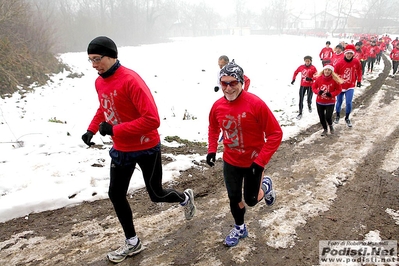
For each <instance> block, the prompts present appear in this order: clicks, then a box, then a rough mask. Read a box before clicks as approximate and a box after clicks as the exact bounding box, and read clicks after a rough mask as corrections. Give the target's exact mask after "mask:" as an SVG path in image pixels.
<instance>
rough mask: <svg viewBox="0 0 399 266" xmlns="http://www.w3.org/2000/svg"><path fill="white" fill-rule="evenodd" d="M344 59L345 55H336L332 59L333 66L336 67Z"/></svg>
mask: <svg viewBox="0 0 399 266" xmlns="http://www.w3.org/2000/svg"><path fill="white" fill-rule="evenodd" d="M343 58H344V53H342V52H341V53H339V54H337V53H334V54H333V56H332V58H331V65H333V66H334V67H335V65H336V64H337V63H338V62H339V61H340V60H341V59H343Z"/></svg>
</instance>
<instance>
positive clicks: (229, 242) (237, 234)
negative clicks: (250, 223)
mask: <svg viewBox="0 0 399 266" xmlns="http://www.w3.org/2000/svg"><path fill="white" fill-rule="evenodd" d="M247 236H248V231H247V226H246V225H245V224H244V229H240V227H239V226H238V225H234V227H233V229H231V231H230V233H229V235H228V236H226V239H225V240H224V242H223V244H224V245H225V246H227V247H234V246H237V244H238V242H239V241H240V238H245V237H247Z"/></svg>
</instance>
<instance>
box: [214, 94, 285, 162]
mask: <svg viewBox="0 0 399 266" xmlns="http://www.w3.org/2000/svg"><path fill="white" fill-rule="evenodd" d="M220 130H222V132H223V144H224V151H223V160H224V161H226V162H227V163H229V164H231V165H234V166H238V167H249V166H250V165H251V164H252V162H255V163H256V164H258V165H260V166H262V167H264V166H265V165H266V164H267V163H268V162H269V160H270V158H271V157H272V155H273V154H274V153H275V152H276V150H277V149H278V147H279V145H280V143H281V140H282V137H283V132H282V130H281V127H280V125H279V123H278V121H277V119H276V118H275V116H274V114H273V113H272V111H270V109H269V107H268V106H267V105H266V103H265V102H264V101H263V100H261V99H260V98H259V97H257V96H256V95H254V94H252V93H250V92H246V91H244V90H243V91H242V92H241V94H240V95H239V96H238V98H237V99H235V100H234V101H231V102H230V101H228V100H227V99H226V98H225V97H222V98H220V99H219V100H217V101H216V102H215V103H214V104H213V106H212V108H211V111H210V113H209V127H208V144H209V147H208V153H212V152H216V151H217V147H218V138H219V133H220Z"/></svg>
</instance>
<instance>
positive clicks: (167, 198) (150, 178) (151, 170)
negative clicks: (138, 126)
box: [108, 144, 185, 239]
mask: <svg viewBox="0 0 399 266" xmlns="http://www.w3.org/2000/svg"><path fill="white" fill-rule="evenodd" d="M109 153H110V156H111V158H112V161H111V173H110V184H109V190H108V196H109V198H110V200H111V202H112V204H113V206H114V209H115V212H116V215H117V216H118V219H119V222H120V223H121V225H122V228H123V231H124V233H125V236H126V238H127V239H128V238H131V237H133V236H135V235H136V231H135V228H134V224H133V214H132V210H131V208H130V205H129V202H128V201H127V198H126V193H127V190H128V188H129V183H130V179H131V177H132V175H133V172H134V170H135V168H136V164H138V165H139V166H140V169H141V172H142V174H143V178H144V182H145V186H146V188H147V191H148V194H149V196H150V198H151V201H153V202H183V201H184V199H185V195H184V193H180V192H177V191H176V190H173V189H163V188H162V161H161V150H160V145H159V144H158V145H157V146H156V147H154V148H152V149H149V150H145V151H139V152H121V151H117V150H115V149H113V148H112V149H111V150H110V152H109Z"/></svg>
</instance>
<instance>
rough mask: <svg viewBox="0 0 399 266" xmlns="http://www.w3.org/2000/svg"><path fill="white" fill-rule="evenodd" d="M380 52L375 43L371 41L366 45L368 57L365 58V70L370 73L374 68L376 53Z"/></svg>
mask: <svg viewBox="0 0 399 266" xmlns="http://www.w3.org/2000/svg"><path fill="white" fill-rule="evenodd" d="M379 52H380V48H378V46H377V45H376V43H375V42H372V43H371V45H370V46H369V47H368V52H367V55H368V58H367V72H369V73H372V72H373V69H374V63H375V60H376V59H377V54H378V53H379Z"/></svg>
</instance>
